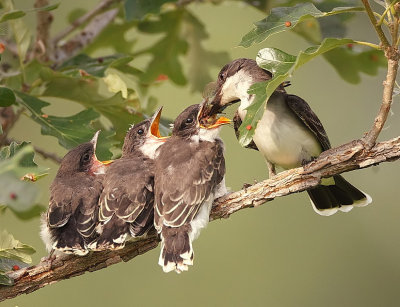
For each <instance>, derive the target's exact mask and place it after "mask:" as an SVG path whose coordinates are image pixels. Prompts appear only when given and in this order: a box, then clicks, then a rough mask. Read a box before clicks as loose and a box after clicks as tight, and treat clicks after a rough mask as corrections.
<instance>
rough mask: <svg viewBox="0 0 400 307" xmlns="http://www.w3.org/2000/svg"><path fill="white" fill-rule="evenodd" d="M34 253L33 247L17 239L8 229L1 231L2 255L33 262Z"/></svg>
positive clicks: (0, 244) (0, 254) (0, 245)
mask: <svg viewBox="0 0 400 307" xmlns="http://www.w3.org/2000/svg"><path fill="white" fill-rule="evenodd" d="M34 253H35V249H34V248H33V247H31V246H29V245H26V244H23V243H21V242H20V241H18V240H15V239H14V237H13V236H12V235H11V234H9V233H8V232H7V231H6V230H3V231H2V232H0V257H2V258H8V259H14V260H18V261H22V262H25V263H31V262H32V258H31V256H30V255H32V254H34Z"/></svg>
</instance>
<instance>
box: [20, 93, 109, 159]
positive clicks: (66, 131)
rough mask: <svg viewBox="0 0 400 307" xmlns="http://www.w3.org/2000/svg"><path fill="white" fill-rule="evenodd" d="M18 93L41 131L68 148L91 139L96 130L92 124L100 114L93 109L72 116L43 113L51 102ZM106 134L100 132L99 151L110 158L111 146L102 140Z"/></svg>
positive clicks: (21, 101) (21, 102) (22, 103)
mask: <svg viewBox="0 0 400 307" xmlns="http://www.w3.org/2000/svg"><path fill="white" fill-rule="evenodd" d="M63 91H65V88H64V90H63ZM78 92H79V93H80V95H82V93H84V92H80V91H79V90H78ZM16 94H17V96H18V97H19V98H20V101H19V103H20V104H21V105H23V106H24V107H25V108H26V109H27V110H29V112H30V113H31V118H32V119H33V120H34V121H35V122H37V123H38V124H39V125H40V126H41V133H42V134H43V135H51V136H54V137H56V138H57V139H58V143H59V144H60V145H61V146H63V147H65V148H67V149H71V148H74V147H76V146H78V145H79V144H81V143H84V142H87V141H89V140H90V139H91V138H92V137H93V135H94V133H95V132H96V131H95V129H93V128H92V127H91V124H92V122H93V121H94V120H96V119H98V118H99V116H100V115H99V113H97V112H96V111H94V110H93V109H86V110H83V111H81V112H79V113H77V114H75V115H72V116H67V117H58V116H53V115H48V114H45V113H43V111H42V109H43V108H44V107H47V106H49V105H50V104H49V103H47V102H45V101H43V100H41V99H39V98H37V97H34V96H30V95H28V94H25V93H22V92H16ZM104 134H105V133H101V134H100V139H99V143H98V152H99V154H101V156H102V157H104V156H105V157H107V158H109V157H111V156H112V153H111V152H110V148H108V146H109V144H108V143H107V142H100V140H101V139H102V137H103V136H102V135H104ZM108 136H109V135H108Z"/></svg>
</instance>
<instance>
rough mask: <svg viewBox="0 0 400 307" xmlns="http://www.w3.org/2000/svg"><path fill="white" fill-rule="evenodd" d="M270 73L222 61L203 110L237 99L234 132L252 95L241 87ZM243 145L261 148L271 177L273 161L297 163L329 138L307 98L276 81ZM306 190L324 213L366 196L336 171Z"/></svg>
mask: <svg viewBox="0 0 400 307" xmlns="http://www.w3.org/2000/svg"><path fill="white" fill-rule="evenodd" d="M271 78H272V74H271V73H270V72H269V71H267V70H264V69H262V68H260V67H259V66H258V65H257V63H256V61H254V60H250V59H243V58H242V59H237V60H234V61H232V62H231V63H229V64H227V65H225V66H224V67H223V68H222V70H221V71H220V73H219V74H218V80H217V87H216V90H215V96H214V99H213V100H212V101H211V105H212V108H211V111H210V112H209V114H211V115H212V114H215V113H218V112H220V111H222V110H223V109H224V108H225V107H226V106H228V105H230V104H233V103H236V102H239V101H240V105H239V108H238V110H237V112H236V114H235V117H234V127H235V131H236V136H238V129H239V126H240V125H241V123H242V121H243V119H244V117H245V116H246V112H247V111H246V108H247V107H248V106H250V105H251V104H252V102H253V100H254V95H249V94H248V93H247V90H248V89H249V88H250V86H251V85H253V84H254V83H257V82H262V81H267V80H270V79H271ZM249 128H250V129H251V127H249ZM248 147H250V148H253V149H256V150H259V151H260V152H261V154H262V155H263V156H264V158H265V160H266V162H267V165H268V168H269V174H270V177H272V176H274V175H275V166H279V167H281V168H283V169H291V168H295V167H299V166H301V165H304V164H305V163H307V162H310V161H311V160H313V159H314V158H316V157H318V156H319V155H320V153H321V152H322V151H325V150H328V149H329V148H331V144H330V142H329V139H328V136H327V134H326V132H325V129H324V127H323V126H322V123H321V122H320V120H319V119H318V117H317V115H316V114H315V113H314V112H313V111H312V110H311V108H310V106H309V105H308V104H307V102H305V101H304V100H303V99H301V98H300V97H298V96H296V95H290V94H287V93H286V91H285V89H284V86H283V85H281V86H279V87H278V88H277V90H276V91H275V92H274V93H273V95H272V96H271V98H270V99H269V100H268V102H267V104H266V108H265V111H264V114H263V116H262V118H261V119H260V121H259V122H258V124H257V127H256V130H255V133H254V136H253V142H252V143H250V144H249V146H248ZM307 192H308V194H309V196H310V198H311V203H312V206H313V208H314V210H315V211H316V212H317V213H318V214H321V215H326V216H328V215H332V214H334V213H336V212H337V211H338V210H340V211H343V212H348V211H350V210H351V209H352V208H353V206H366V205H368V204H369V203H370V202H371V201H372V199H371V197H370V196H369V195H367V194H366V193H364V192H362V191H360V190H358V189H357V188H355V187H354V186H352V185H351V184H350V183H349V182H347V181H346V180H345V179H344V178H343V177H342V176H340V175H335V176H333V177H330V178H323V179H322V181H321V185H319V186H317V187H315V188H312V189H310V190H307Z"/></svg>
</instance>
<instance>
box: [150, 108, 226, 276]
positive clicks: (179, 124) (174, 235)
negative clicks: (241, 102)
mask: <svg viewBox="0 0 400 307" xmlns="http://www.w3.org/2000/svg"><path fill="white" fill-rule="evenodd" d="M203 107H204V104H202V105H199V104H196V105H192V106H190V107H188V108H186V109H185V110H184V111H183V112H182V113H181V114H180V115H179V116H178V117H177V118H176V119H175V122H174V127H173V131H172V136H171V137H170V138H169V139H168V140H167V141H166V142H165V144H164V145H163V146H162V147H161V148H160V150H159V156H158V158H157V159H156V162H155V164H156V167H155V185H154V187H155V206H154V208H155V209H154V223H155V227H156V229H157V231H158V233H159V234H160V237H161V253H160V258H159V265H161V266H162V267H163V270H164V272H170V271H173V270H175V271H176V272H177V273H180V272H182V271H187V270H188V266H189V265H192V264H193V256H194V254H193V248H192V242H193V240H194V239H196V238H197V237H198V236H199V234H200V230H201V229H202V228H204V227H206V225H207V224H208V221H209V215H210V210H211V206H212V203H213V201H214V199H215V198H218V197H220V196H222V195H224V194H226V187H225V179H224V178H225V159H224V154H223V152H224V146H223V143H222V140H221V139H220V138H219V137H218V134H219V131H220V127H221V125H223V124H227V123H229V122H230V120H229V119H227V118H224V117H220V118H218V119H217V118H215V117H213V118H202V110H203Z"/></svg>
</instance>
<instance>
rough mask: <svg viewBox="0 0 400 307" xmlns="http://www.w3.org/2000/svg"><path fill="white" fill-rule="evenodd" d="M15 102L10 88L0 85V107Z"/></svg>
mask: <svg viewBox="0 0 400 307" xmlns="http://www.w3.org/2000/svg"><path fill="white" fill-rule="evenodd" d="M14 103H15V95H14V92H13V91H12V90H10V89H9V88H6V87H0V107H9V106H10V105H12V104H14Z"/></svg>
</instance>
